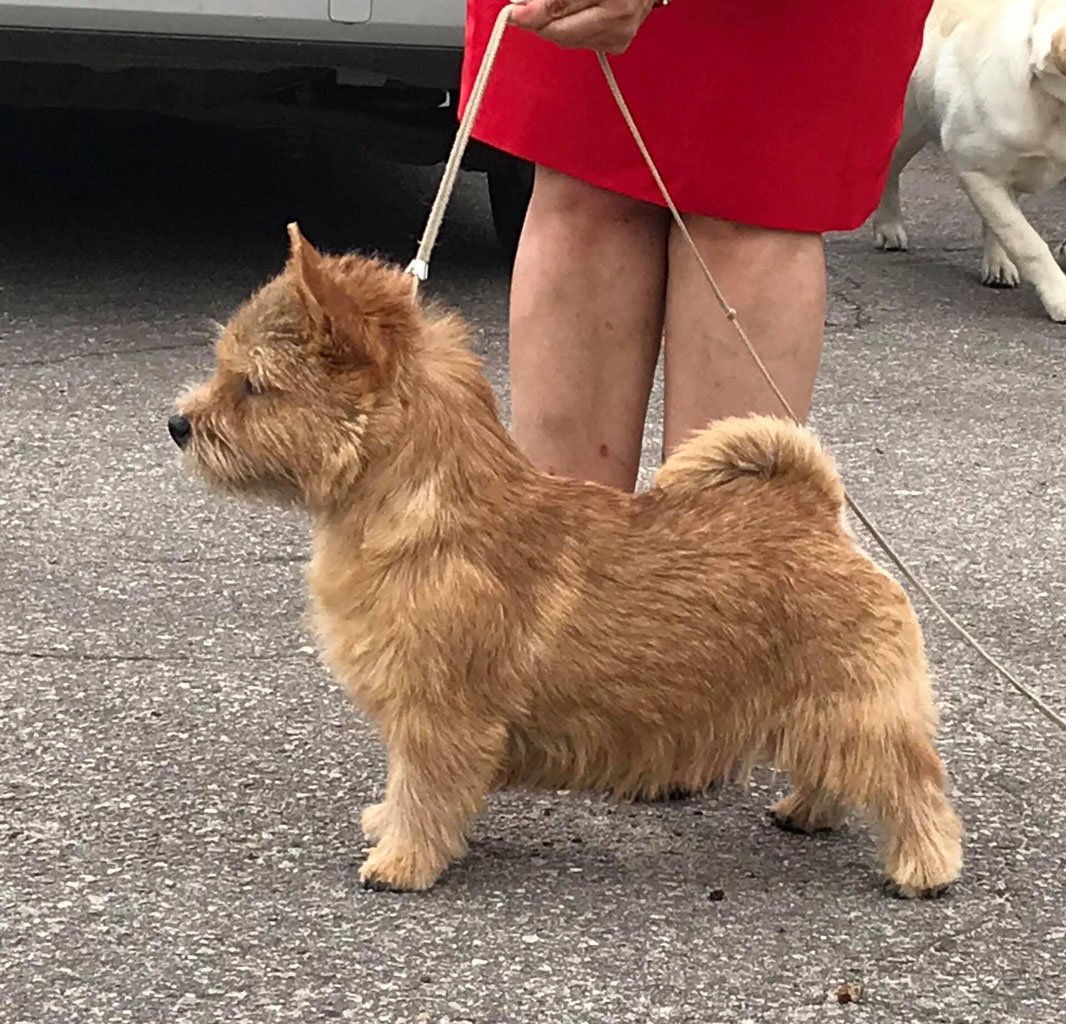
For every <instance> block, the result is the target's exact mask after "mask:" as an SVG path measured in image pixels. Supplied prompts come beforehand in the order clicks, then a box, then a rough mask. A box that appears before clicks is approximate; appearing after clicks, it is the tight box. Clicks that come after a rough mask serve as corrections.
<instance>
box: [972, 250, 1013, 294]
mask: <svg viewBox="0 0 1066 1024" xmlns="http://www.w3.org/2000/svg"><path fill="white" fill-rule="evenodd" d="M1020 281H1021V275H1020V274H1019V273H1018V268H1017V267H1016V266H1015V265H1014V264H1013V263H1012V262H1011V259H1010V257H1009V256H1008V255H1007V254H1006V253H1005V252H1003V250H1002V249H1000V250H998V251H996V252H991V253H988V252H986V253H985V254H984V257H983V258H982V260H981V283H982V284H986V285H988V287H989V288H1017V287H1018V283H1019V282H1020Z"/></svg>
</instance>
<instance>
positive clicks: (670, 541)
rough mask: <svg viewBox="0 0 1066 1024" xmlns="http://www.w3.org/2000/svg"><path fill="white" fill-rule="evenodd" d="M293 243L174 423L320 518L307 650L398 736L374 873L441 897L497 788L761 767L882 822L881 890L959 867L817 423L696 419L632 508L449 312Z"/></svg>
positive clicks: (885, 623)
mask: <svg viewBox="0 0 1066 1024" xmlns="http://www.w3.org/2000/svg"><path fill="white" fill-rule="evenodd" d="M289 230H290V236H291V241H292V252H291V257H290V260H289V263H288V265H287V266H286V268H285V270H284V272H283V273H281V274H280V275H279V276H278V277H277V278H275V279H274V280H273V281H271V282H270V283H269V284H267V285H266V286H265V287H264V288H263V289H262V290H261V291H259V292H258V294H256V295H255V296H253V297H252V298H251V300H249V301H248V302H247V303H246V304H245V305H244V306H243V308H241V309H240V310H239V311H238V313H237V314H236V316H234V318H233V320H232V321H231V322H230V323H229V325H228V326H227V327H226V328H225V329H224V331H223V332H222V335H221V337H220V339H219V342H218V368H217V372H216V374H215V376H214V377H213V378H212V379H211V380H210V381H208V382H207V383H205V384H203V385H202V386H201V387H199V388H198V389H197V390H195V391H193V392H192V393H191V394H189V395H187V396H186V397H185V398H183V399H182V401H181V402H180V415H177V416H174V417H172V418H171V420H170V431H171V433H172V435H173V436H174V439H175V441H177V443H178V444H179V445H180V446H181V447H182V448H183V449H184V452H185V457H186V459H187V461H188V463H189V464H190V465H191V467H192V468H193V469H194V470H195V471H196V472H197V473H198V474H199V475H200V476H202V477H204V478H205V479H206V480H207V481H209V482H210V483H211V484H213V485H215V486H217V487H218V488H220V489H222V490H224V491H226V492H230V493H237V494H254V495H260V496H264V497H269V498H272V499H280V500H282V501H286V502H294V503H296V504H298V505H300V506H302V507H303V508H305V509H307V511H308V512H309V513H310V516H311V521H312V531H313V541H314V543H313V557H312V561H311V565H310V570H309V579H310V586H311V592H312V595H313V605H314V618H315V623H316V628H317V632H318V635H319V639H320V645H321V649H322V652H323V655H324V657H325V660H326V662H327V663H328V664H329V666H330V667H331V668H332V670H333V672H334V673H335V674H336V676H337V677H338V679H340V681H341V682H342V684H343V685H344V686H345V688H346V689H347V690H348V692H349V693H350V694H351V696H352V698H353V699H354V700H355V701H356V703H357V704H358V705H359V706H360V707H361V708H362V709H363V710H364V711H365V712H366V713H367V714H369V715H370V716H371V717H372V718H373V719H374V721H375V722H376V723H377V725H378V726H379V728H380V730H381V734H382V736H383V738H384V741H385V744H386V746H387V748H388V762H389V768H388V785H387V789H386V794H385V799H384V801H383V802H382V803H379V804H375V805H373V806H371V807H368V808H367V809H366V811H365V812H364V814H363V820H362V824H363V830H364V832H365V833H366V835H367V837H368V838H369V839H370V840H371V841H372V842H373V843H375V844H376V845H375V846H374V848H373V849H372V850H371V852H370V854H369V856H368V857H367V859H366V862H365V863H364V864H363V867H362V871H361V875H360V877H361V878H362V880H363V883H364V885H365V886H367V887H369V888H387V889H399V890H410V889H425V888H428V887H429V886H431V885H433V883H434V882H435V881H436V880H437V879H438V878H439V877H440V875H441V873H442V872H443V871H444V870H445V868H446V867H447V866H448V864H449V863H450V862H451V861H452V860H454V859H455V858H458V857H460V856H462V854H463V852H464V850H465V846H466V832H467V828H468V826H469V824H470V822H471V819H472V818H473V817H474V816H475V815H476V814H477V813H478V811H479V810H481V808H482V806H483V804H484V802H485V797H486V795H487V794H488V793H489V792H490V791H491V790H493V789H494V788H497V787H503V786H520V787H540V788H548V789H557V788H568V789H587V790H599V791H607V792H610V793H613V794H615V795H626V796H633V795H642V796H654V795H657V794H660V793H662V792H663V791H665V790H668V789H670V788H672V787H683V788H688V789H693V790H695V789H701V788H703V787H704V786H706V785H707V784H708V783H710V782H712V781H715V780H719V779H721V778H723V777H724V776H726V775H727V774H729V773H731V772H734V771H738V770H739V771H743V770H745V769H746V768H747V767H749V766H750V765H752V764H754V763H755V762H758V761H764V762H769V763H771V764H773V765H776V766H777V767H779V768H781V769H783V770H785V771H787V772H788V774H789V776H790V779H791V781H792V785H793V791H792V793H791V794H790V795H789V796H786V797H785V798H784V799H783V800H781V801H780V802H779V803H778V804H777V805H776V806H775V807H774V808H773V814H774V816H775V818H776V819H777V820H778V822H779V823H780V824H782V825H783V826H785V827H788V828H791V829H799V830H802V831H815V830H819V829H824V828H829V827H831V826H834V825H836V824H838V823H839V822H840V821H841V820H842V818H843V816H844V815H845V813H846V812H847V811H849V810H857V811H861V812H864V813H865V814H866V815H868V816H869V817H870V818H871V819H873V821H874V822H875V823H877V824H878V825H879V826H880V827H881V828H882V830H883V831H884V834H885V837H886V844H885V851H884V863H885V871H886V873H887V875H888V878H889V880H890V883H891V887H892V889H893V891H895V892H896V893H898V894H900V895H903V896H929V895H934V894H937V893H939V892H941V891H942V890H943V889H944V887H946V886H947V885H948V884H949V883H950V882H952V881H953V880H954V879H955V878H956V877H957V875H958V873H959V868H960V864H961V828H960V825H959V821H958V818H957V817H956V815H955V813H954V811H953V810H952V808H951V805H950V804H949V803H948V800H947V797H946V796H945V792H944V772H943V769H942V766H941V762H940V758H939V757H938V756H937V752H936V750H935V748H934V746H933V738H934V735H935V732H936V721H937V715H936V711H935V709H934V706H933V702H932V697H931V693H930V687H929V681H928V677H927V674H926V664H925V657H924V652H923V644H922V635H921V631H920V628H919V625H918V622H917V620H916V618H915V615H914V612H913V609H912V608H911V605H910V603H909V602H908V600H907V598H906V595H905V594H904V593H903V591H902V589H901V588H900V587H899V586H897V585H896V583H895V582H893V581H892V580H891V579H890V578H889V577H888V576H887V575H886V574H885V573H883V572H882V571H881V570H880V569H878V568H877V567H876V566H875V565H874V563H873V562H872V561H871V560H870V559H869V558H868V557H867V556H866V555H865V554H864V553H863V552H862V551H861V550H859V549H858V548H857V547H856V545H855V543H854V541H853V540H852V538H851V537H850V536H849V534H848V532H847V531H846V529H845V526H844V522H843V515H842V496H843V489H842V485H841V482H840V479H839V477H838V475H837V473H836V471H835V469H834V468H833V466H832V464H831V463H830V462H829V460H828V459H827V457H826V456H825V454H824V453H823V452H822V450H821V449H820V447H819V445H818V443H817V441H816V440H815V439H814V437H813V436H812V435H811V434H810V433H809V432H808V431H806V430H804V429H800V428H797V427H795V426H793V425H792V424H790V423H786V422H785V421H783V420H776V419H769V418H751V419H733V420H726V421H724V422H721V423H718V424H715V425H714V426H712V427H711V428H710V429H708V430H706V431H704V432H703V433H701V434H699V435H697V436H695V437H694V438H693V439H692V440H691V441H689V442H688V443H687V444H686V445H684V446H683V447H682V448H681V449H680V450H679V451H678V452H677V453H676V454H675V455H674V456H673V457H672V458H670V459H669V460H668V461H667V462H666V464H665V465H664V466H663V467H662V469H660V471H659V474H658V476H657V478H656V481H655V486H654V487H653V488H652V489H651V490H650V491H649V492H647V493H645V494H639V495H635V496H634V495H632V494H623V493H620V492H617V491H614V490H610V489H608V488H605V487H600V486H596V485H593V484H584V483H577V482H575V481H571V480H560V479H555V478H552V477H549V476H544V475H542V474H540V473H538V472H536V471H535V470H534V469H533V468H532V466H531V465H530V464H529V462H528V461H527V460H526V459H525V457H523V455H522V454H521V453H520V452H519V451H518V450H517V449H516V448H515V445H514V443H513V442H512V440H511V438H510V436H509V435H508V433H507V431H506V430H505V429H504V427H503V426H502V425H501V423H500V420H499V418H498V416H497V411H496V403H495V399H494V397H493V393H492V390H491V388H490V387H489V384H488V382H487V381H486V379H485V377H484V376H483V374H482V373H481V369H480V364H479V362H478V361H477V360H476V358H475V357H474V356H473V355H472V354H471V352H470V351H469V349H468V347H467V344H466V337H467V331H466V328H465V326H464V325H463V323H462V322H461V321H460V320H459V319H458V318H456V317H454V316H451V315H446V314H442V313H440V312H436V311H433V310H430V309H425V308H422V307H421V306H420V305H419V304H418V303H417V302H415V301H413V300H412V293H411V283H412V282H411V278H410V277H408V276H406V275H404V274H403V272H402V271H400V270H399V269H397V268H394V267H390V266H387V265H384V264H382V263H379V262H377V261H374V260H370V259H366V258H362V257H359V256H344V257H324V256H321V255H319V253H318V252H316V251H315V249H313V248H312V247H311V245H310V244H309V243H307V242H306V241H305V240H304V239H303V237H302V236H301V235H300V233H299V231H298V229H297V228H296V227H295V225H293V226H291V227H290V229H289Z"/></svg>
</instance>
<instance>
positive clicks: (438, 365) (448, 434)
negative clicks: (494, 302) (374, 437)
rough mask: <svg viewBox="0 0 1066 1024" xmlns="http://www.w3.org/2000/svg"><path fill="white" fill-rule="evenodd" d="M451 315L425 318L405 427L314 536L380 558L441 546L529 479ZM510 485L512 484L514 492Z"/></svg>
mask: <svg viewBox="0 0 1066 1024" xmlns="http://www.w3.org/2000/svg"><path fill="white" fill-rule="evenodd" d="M465 342H466V338H465V329H464V328H463V326H462V324H461V323H459V322H458V321H455V320H451V319H449V318H440V319H437V320H431V321H429V322H428V324H427V326H426V330H425V334H424V338H423V344H422V345H421V346H420V347H419V348H418V350H417V351H415V352H414V353H413V359H412V360H411V365H410V374H409V379H408V382H407V385H406V386H405V388H404V396H403V397H404V404H405V406H406V412H405V415H404V417H403V420H404V426H403V428H402V429H401V431H400V434H399V436H398V438H397V439H396V441H395V443H394V444H392V445H391V446H390V448H389V450H388V451H387V452H386V453H382V454H381V456H380V457H376V458H374V459H372V460H371V462H370V464H369V465H368V466H367V468H366V470H365V471H364V473H363V475H362V476H361V478H360V480H359V481H358V483H357V484H356V485H355V488H354V490H353V493H352V495H351V501H350V502H346V503H345V504H344V506H343V507H341V508H335V509H333V510H331V511H330V512H328V513H325V514H322V515H318V516H316V517H315V534H316V536H322V537H323V539H324V538H325V536H326V535H329V536H331V537H334V538H336V539H340V538H342V537H343V538H344V539H345V542H346V543H348V544H352V543H356V544H358V545H359V546H361V547H363V548H372V549H374V550H376V551H378V552H380V553H382V554H384V553H385V552H386V551H388V552H392V553H395V554H402V553H403V552H404V551H410V550H412V549H413V548H414V547H417V545H418V543H419V542H420V541H430V542H433V543H437V544H439V543H442V542H445V541H447V540H448V539H449V538H456V539H457V538H460V537H462V536H464V535H468V534H469V532H470V523H471V521H472V520H473V519H475V518H477V519H478V520H479V522H480V523H484V512H485V508H486V507H487V506H491V505H492V504H496V503H499V505H500V507H501V508H504V507H506V504H507V502H508V501H509V500H513V496H514V493H515V492H516V489H520V485H521V483H522V482H523V481H528V480H529V479H530V478H531V477H532V476H534V475H535V471H534V469H533V467H532V466H531V465H530V463H529V461H528V459H526V457H525V456H524V455H522V454H521V452H520V451H519V450H518V448H517V447H516V445H515V443H514V441H513V440H512V438H511V436H510V434H509V433H508V432H507V430H506V428H505V427H504V426H503V424H502V423H501V421H500V418H499V415H498V413H497V409H496V400H495V396H494V395H493V392H492V388H491V386H490V385H489V383H488V381H487V380H486V379H485V376H484V374H483V373H482V371H481V366H480V363H479V362H478V360H477V359H476V357H474V356H473V355H472V354H471V352H470V350H469V348H468V347H467V345H466V343H465ZM516 485H518V487H517V488H516Z"/></svg>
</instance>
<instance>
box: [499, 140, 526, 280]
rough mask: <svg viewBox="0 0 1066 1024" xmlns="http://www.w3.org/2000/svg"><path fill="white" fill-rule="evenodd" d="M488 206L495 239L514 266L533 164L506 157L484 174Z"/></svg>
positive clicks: (524, 217)
mask: <svg viewBox="0 0 1066 1024" xmlns="http://www.w3.org/2000/svg"><path fill="white" fill-rule="evenodd" d="M488 179H489V204H490V206H491V207H492V224H493V227H494V228H495V229H496V238H497V240H498V241H499V243H500V245H501V247H502V248H503V251H504V252H505V253H506V255H507V260H508V262H509V263H511V264H513V263H514V258H515V253H516V252H517V251H518V239H519V238H520V237H521V235H522V225H523V224H524V223H525V220H526V209H527V207H528V206H529V197H530V195H531V194H532V192H533V165H532V164H530V163H527V162H526V161H525V160H517V159H514V158H511V157H508V158H507V160H505V161H502V162H501V163H500V165H499V166H498V167H494V168H493V169H492V170H490V171H489V172H488Z"/></svg>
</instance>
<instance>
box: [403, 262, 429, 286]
mask: <svg viewBox="0 0 1066 1024" xmlns="http://www.w3.org/2000/svg"><path fill="white" fill-rule="evenodd" d="M404 273H405V274H410V275H411V276H412V277H416V278H418V280H419V281H422V282H425V281H426V280H428V279H429V261H428V260H421V259H418V258H417V257H416V258H415V259H413V260H411V262H410V263H408V264H407V269H406V270H405V271H404Z"/></svg>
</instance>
